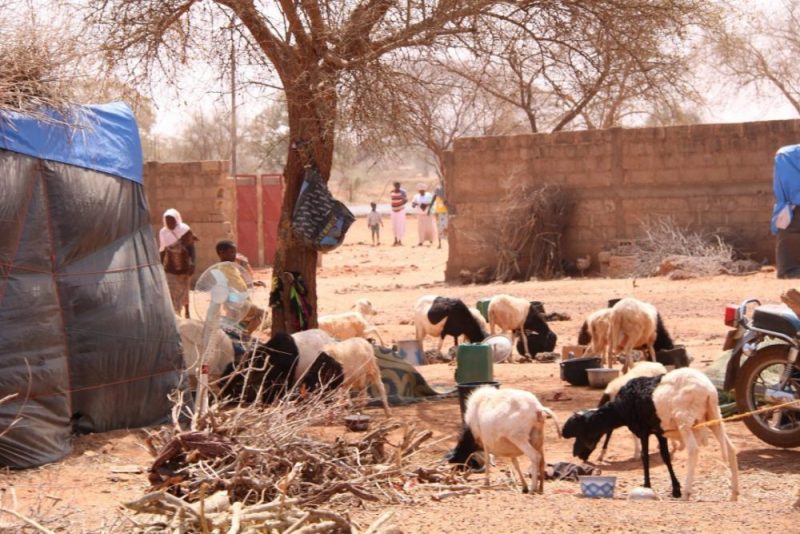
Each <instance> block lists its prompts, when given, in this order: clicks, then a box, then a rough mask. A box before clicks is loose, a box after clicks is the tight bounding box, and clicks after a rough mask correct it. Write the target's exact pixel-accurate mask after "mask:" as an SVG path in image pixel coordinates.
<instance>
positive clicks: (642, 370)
mask: <svg viewBox="0 0 800 534" xmlns="http://www.w3.org/2000/svg"><path fill="white" fill-rule="evenodd" d="M590 324H591V323H590ZM592 341H594V337H592ZM665 374H667V368H666V367H664V366H663V365H661V364H660V363H658V362H636V363H634V364H633V367H632V368H631V370H630V371H628V372H627V373H625V374H624V375H622V376H618V377H617V378H615V379H614V380H612V381H611V382H609V383H608V385H607V386H606V389H605V391H603V396H602V397H601V399H600V403H599V405H598V406H603V405H604V404H606V403H607V402H610V401H612V400H614V399H615V398H617V393H619V390H620V389H622V386H624V385H625V384H627V383H628V382H629V381H630V380H631V379H632V378H637V377H640V376H660V375H665ZM631 435H632V436H633V434H631ZM610 439H611V432H609V433H608V434H606V440H605V442H604V443H603V449H602V450H601V451H600V455H599V456H598V457H597V460H598V461H602V460H603V458H604V457H605V455H606V451H607V450H608V442H609V440H610ZM633 449H634V452H633V457H634V458H636V459H639V458H641V457H642V447H641V445H640V443H639V438H637V437H636V436H633ZM673 452H675V449H674V448H673Z"/></svg>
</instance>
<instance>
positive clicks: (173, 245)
mask: <svg viewBox="0 0 800 534" xmlns="http://www.w3.org/2000/svg"><path fill="white" fill-rule="evenodd" d="M163 220H164V227H163V228H161V231H160V232H158V250H159V253H160V254H161V265H163V266H164V272H166V273H167V286H168V287H169V295H170V297H171V299H172V308H173V309H174V310H175V313H176V314H177V315H180V314H181V310H184V313H185V315H186V318H187V319H188V318H189V288H190V282H191V279H192V275H193V274H194V266H195V261H196V259H197V255H196V253H195V248H194V242H195V241H197V240H198V239H197V238H196V237H195V236H194V234H193V233H192V230H191V228H189V225H188V224H186V223H184V222H183V221H182V220H181V214H180V213H178V210H176V209H174V208H170V209H168V210H167V211H165V212H164V216H163Z"/></svg>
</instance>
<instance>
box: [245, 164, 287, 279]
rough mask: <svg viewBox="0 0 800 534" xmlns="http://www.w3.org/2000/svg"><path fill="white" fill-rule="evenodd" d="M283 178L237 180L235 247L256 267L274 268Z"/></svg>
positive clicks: (246, 176) (248, 175) (266, 175)
mask: <svg viewBox="0 0 800 534" xmlns="http://www.w3.org/2000/svg"><path fill="white" fill-rule="evenodd" d="M281 178H282V176H281V175H280V174H262V175H260V176H257V175H255V174H239V175H237V176H236V208H237V210H236V233H237V243H236V244H237V246H238V248H239V251H240V252H241V253H242V254H244V255H245V256H247V257H248V259H249V260H250V263H252V264H253V265H255V266H263V265H267V264H272V261H273V259H274V258H275V250H276V248H277V245H278V221H279V220H280V213H281V203H282V201H283V185H282V179H281Z"/></svg>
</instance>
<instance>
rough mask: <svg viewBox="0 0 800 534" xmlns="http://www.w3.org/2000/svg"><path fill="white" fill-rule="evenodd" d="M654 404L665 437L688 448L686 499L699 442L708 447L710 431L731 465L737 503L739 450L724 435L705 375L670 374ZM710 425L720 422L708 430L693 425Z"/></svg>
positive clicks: (686, 369)
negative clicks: (737, 453) (712, 422)
mask: <svg viewBox="0 0 800 534" xmlns="http://www.w3.org/2000/svg"><path fill="white" fill-rule="evenodd" d="M653 404H655V407H656V415H658V418H659V420H660V421H661V428H662V429H663V430H664V436H665V437H667V438H669V439H675V440H679V441H680V442H681V443H682V444H683V445H684V446H685V447H686V452H687V455H688V457H689V461H688V464H687V467H686V480H685V482H684V483H683V489H684V495H683V497H684V498H685V499H689V498H690V497H691V495H692V483H693V482H694V470H695V468H696V466H697V453H698V442H699V445H705V442H706V439H705V438H706V435H707V432H706V428H710V429H711V432H712V433H713V434H714V437H716V438H717V441H718V442H719V446H720V452H721V454H722V461H723V462H726V463H728V466H729V468H730V471H731V500H732V501H735V500H736V499H737V498H738V496H739V463H738V461H737V459H736V449H734V448H733V443H731V440H730V438H729V437H728V434H727V433H726V432H725V426H724V423H723V422H722V412H720V409H719V397H718V394H717V388H716V387H714V384H713V383H712V382H711V380H710V379H709V378H708V377H707V376H706V375H705V373H703V372H702V371H698V370H697V369H692V368H690V367H683V368H681V369H675V370H674V371H670V372H669V373H667V374H666V375H664V378H662V379H661V383H660V384H659V385H658V387H656V389H655V391H653ZM708 421H719V422H718V423H715V424H713V425H710V426H708V427H700V428H694V425H696V424H698V423H705V422H708Z"/></svg>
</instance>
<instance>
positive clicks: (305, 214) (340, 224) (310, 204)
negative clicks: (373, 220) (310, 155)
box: [292, 166, 356, 252]
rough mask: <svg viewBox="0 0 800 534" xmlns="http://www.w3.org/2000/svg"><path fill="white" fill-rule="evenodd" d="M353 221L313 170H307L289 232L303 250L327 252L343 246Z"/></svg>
mask: <svg viewBox="0 0 800 534" xmlns="http://www.w3.org/2000/svg"><path fill="white" fill-rule="evenodd" d="M355 220H356V219H355V217H354V216H353V214H352V213H351V212H350V210H349V209H347V206H345V205H344V204H342V203H341V202H339V201H338V200H336V199H335V198H333V195H331V192H330V191H329V190H328V186H327V185H325V182H324V181H323V179H322V176H320V174H319V171H318V170H317V169H316V167H313V166H311V167H307V168H306V172H305V176H303V185H302V187H301V188H300V195H299V196H298V197H297V204H296V205H295V207H294V213H293V214H292V232H293V233H294V235H295V237H297V238H298V239H300V240H301V241H302V242H303V243H304V244H305V245H306V246H308V247H311V248H313V249H315V250H320V251H322V252H328V251H331V250H333V249H335V248H337V247H338V246H339V245H341V244H342V243H343V242H344V236H345V234H346V233H347V230H348V229H349V228H350V225H352V224H353V222H354V221H355Z"/></svg>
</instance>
